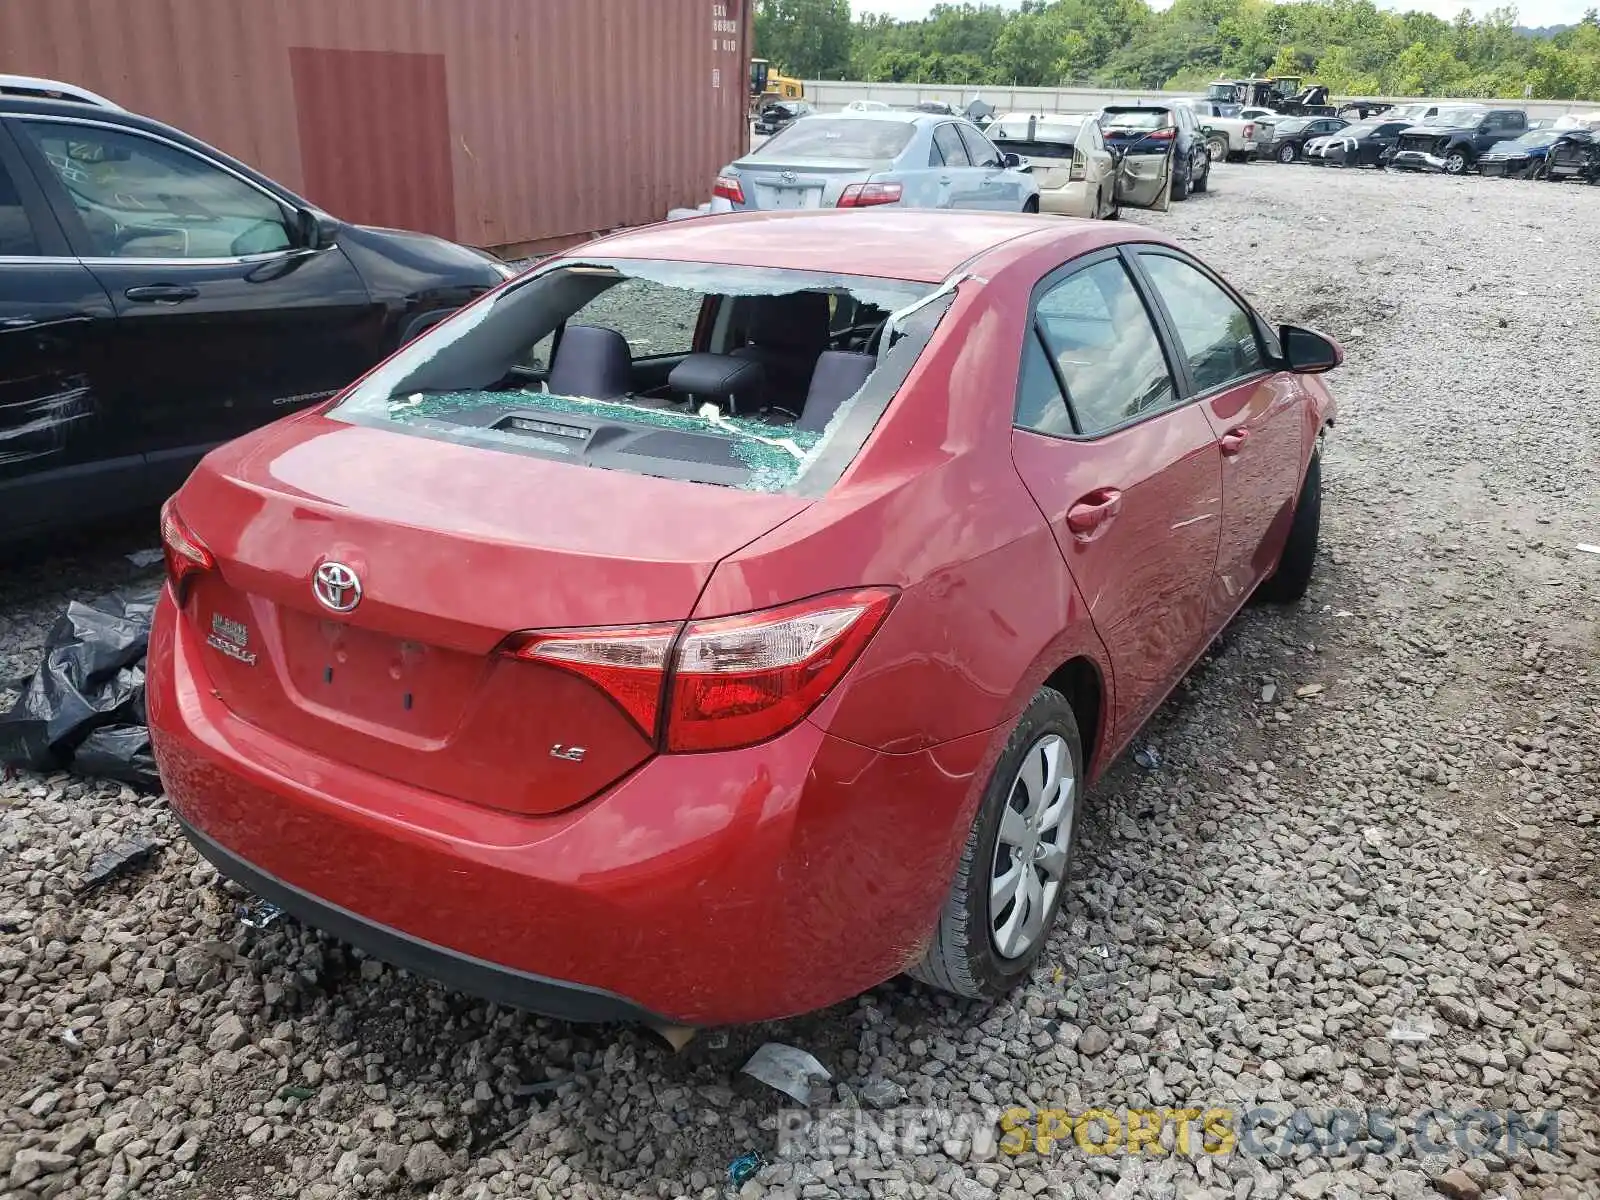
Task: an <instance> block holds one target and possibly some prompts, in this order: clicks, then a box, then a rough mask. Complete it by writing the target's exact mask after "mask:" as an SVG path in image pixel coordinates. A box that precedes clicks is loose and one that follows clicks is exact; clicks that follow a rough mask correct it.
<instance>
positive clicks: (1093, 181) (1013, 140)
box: [985, 113, 1118, 218]
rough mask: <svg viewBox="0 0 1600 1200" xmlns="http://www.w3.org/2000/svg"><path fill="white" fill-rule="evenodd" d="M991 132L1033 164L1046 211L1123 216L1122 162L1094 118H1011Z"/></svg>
mask: <svg viewBox="0 0 1600 1200" xmlns="http://www.w3.org/2000/svg"><path fill="white" fill-rule="evenodd" d="M985 132H986V133H987V134H988V135H989V139H990V141H992V142H994V144H995V145H996V146H998V147H999V148H1000V149H1001V150H1003V151H1004V150H1009V151H1011V152H1012V153H1015V154H1017V155H1019V156H1020V157H1021V158H1022V160H1023V161H1024V162H1025V163H1027V164H1028V166H1029V169H1030V172H1031V173H1032V175H1033V178H1034V180H1035V182H1037V183H1038V185H1039V211H1040V212H1044V213H1055V214H1056V215H1057V216H1063V217H1092V218H1100V217H1105V218H1110V217H1114V216H1116V215H1117V204H1118V196H1117V162H1116V158H1115V156H1113V155H1112V153H1111V151H1110V150H1108V149H1106V143H1105V138H1104V137H1103V136H1102V134H1101V132H1100V126H1099V123H1098V122H1096V120H1095V117H1094V114H1093V113H1007V114H1006V115H1005V116H1003V117H997V118H996V119H995V120H994V121H993V123H991V124H990V126H989V128H988V129H987V130H985Z"/></svg>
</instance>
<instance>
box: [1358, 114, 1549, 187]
mask: <svg viewBox="0 0 1600 1200" xmlns="http://www.w3.org/2000/svg"><path fill="white" fill-rule="evenodd" d="M1527 131H1528V114H1527V113H1525V112H1523V111H1522V110H1521V109H1519V108H1484V107H1482V106H1481V105H1463V106H1460V107H1446V108H1441V109H1440V110H1439V111H1438V112H1437V113H1435V114H1434V115H1433V116H1431V117H1429V118H1427V119H1426V120H1424V121H1423V122H1422V123H1421V124H1420V125H1413V126H1412V127H1411V128H1409V129H1407V130H1404V131H1403V132H1402V133H1401V134H1400V140H1399V141H1398V142H1397V143H1396V145H1395V149H1394V153H1393V155H1392V156H1390V158H1389V162H1388V165H1389V166H1391V167H1394V168H1395V169H1396V170H1398V171H1439V172H1442V173H1444V174H1446V175H1461V174H1463V173H1465V172H1466V171H1469V170H1471V168H1472V167H1473V165H1474V164H1475V163H1476V162H1477V161H1478V158H1479V156H1480V155H1482V154H1484V153H1485V152H1486V151H1488V150H1489V149H1490V148H1491V147H1492V146H1495V145H1498V144H1499V143H1500V142H1505V141H1511V140H1512V139H1514V138H1518V137H1521V136H1522V135H1523V134H1524V133H1526V132H1527Z"/></svg>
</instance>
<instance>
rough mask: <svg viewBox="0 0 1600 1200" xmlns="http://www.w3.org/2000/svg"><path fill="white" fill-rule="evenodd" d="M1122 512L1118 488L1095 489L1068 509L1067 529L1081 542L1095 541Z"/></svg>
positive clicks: (1120, 495) (1120, 494)
mask: <svg viewBox="0 0 1600 1200" xmlns="http://www.w3.org/2000/svg"><path fill="white" fill-rule="evenodd" d="M1121 511H1122V493H1121V492H1119V491H1118V490H1117V489H1116V488H1109V487H1104V488H1095V490H1094V491H1092V492H1090V493H1089V494H1088V495H1086V496H1085V497H1083V499H1081V500H1079V501H1078V502H1077V503H1076V504H1074V505H1073V506H1072V507H1071V508H1069V509H1067V528H1068V529H1070V530H1071V531H1072V536H1073V537H1075V538H1077V539H1078V540H1079V541H1080V542H1088V541H1093V540H1094V539H1095V538H1096V537H1098V536H1099V535H1100V532H1101V531H1102V530H1103V529H1105V527H1106V526H1107V525H1108V524H1110V523H1111V521H1112V519H1113V518H1115V517H1116V515H1117V514H1118V513H1119V512H1121Z"/></svg>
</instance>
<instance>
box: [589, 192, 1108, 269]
mask: <svg viewBox="0 0 1600 1200" xmlns="http://www.w3.org/2000/svg"><path fill="white" fill-rule="evenodd" d="M1106 231H1107V226H1106V223H1105V222H1103V221H1079V220H1075V219H1073V218H1070V217H1038V216H1033V215H1031V214H1024V213H986V212H976V211H970V210H969V211H964V212H948V211H945V212H942V211H939V210H937V209H889V208H884V209H879V210H877V211H873V210H871V209H866V210H862V209H854V210H852V209H813V210H807V211H799V212H793V211H791V212H741V213H723V214H718V215H716V216H708V217H692V218H690V219H688V220H684V221H672V222H669V223H662V224H657V225H646V226H644V227H643V228H640V229H635V230H627V231H624V232H622V233H618V234H613V235H612V236H610V237H607V238H602V239H600V240H598V241H594V242H587V243H585V244H584V245H583V246H582V247H580V248H578V249H576V250H572V251H569V252H568V253H567V255H566V256H565V257H567V258H572V259H583V258H590V257H595V258H607V259H612V258H635V259H638V258H642V259H654V260H664V261H668V262H702V263H715V264H718V265H724V266H741V267H774V268H779V269H785V270H792V271H818V272H826V273H829V274H841V273H843V274H851V275H867V276H873V277H877V278H882V279H904V280H910V281H912V282H915V283H940V282H942V281H943V280H945V279H947V278H949V276H950V275H951V273H952V272H954V271H955V270H956V268H958V267H960V266H962V265H963V264H964V263H967V262H969V261H971V260H972V259H974V258H978V257H981V256H982V255H984V254H986V253H988V252H989V251H992V250H995V249H997V248H998V247H1000V246H1003V245H1005V244H1006V243H1008V242H1012V241H1015V240H1016V239H1018V238H1021V237H1026V236H1028V235H1029V234H1039V233H1049V234H1053V235H1054V237H1055V238H1057V239H1060V238H1062V237H1063V236H1064V235H1065V236H1067V237H1068V238H1069V239H1070V240H1072V241H1076V240H1079V238H1080V235H1081V240H1082V241H1083V242H1084V249H1088V248H1090V246H1091V245H1100V244H1102V243H1103V242H1104V237H1103V235H1104V234H1105V233H1106ZM1057 244H1058V245H1059V242H1058V243H1057ZM1063 253H1064V257H1071V256H1072V255H1073V254H1075V253H1078V251H1076V250H1074V249H1072V248H1071V246H1070V245H1068V246H1065V247H1063ZM841 263H846V264H848V265H846V266H841Z"/></svg>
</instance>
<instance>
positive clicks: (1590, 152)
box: [1544, 129, 1600, 183]
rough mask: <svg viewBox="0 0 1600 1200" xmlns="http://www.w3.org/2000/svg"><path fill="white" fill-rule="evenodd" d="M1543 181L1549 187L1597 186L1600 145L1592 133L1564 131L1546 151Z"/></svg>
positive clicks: (1599, 168) (1588, 131)
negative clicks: (1567, 182) (1568, 183)
mask: <svg viewBox="0 0 1600 1200" xmlns="http://www.w3.org/2000/svg"><path fill="white" fill-rule="evenodd" d="M1544 177H1545V178H1546V179H1548V180H1550V181H1551V182H1552V183H1561V182H1563V181H1565V180H1568V179H1575V180H1577V181H1579V182H1580V183H1596V182H1600V141H1597V140H1596V133H1595V131H1594V130H1592V129H1563V130H1562V131H1561V132H1560V133H1559V134H1558V135H1557V136H1556V138H1555V140H1554V141H1552V142H1551V143H1550V146H1549V148H1548V149H1547V150H1546V151H1545V166H1544Z"/></svg>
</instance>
